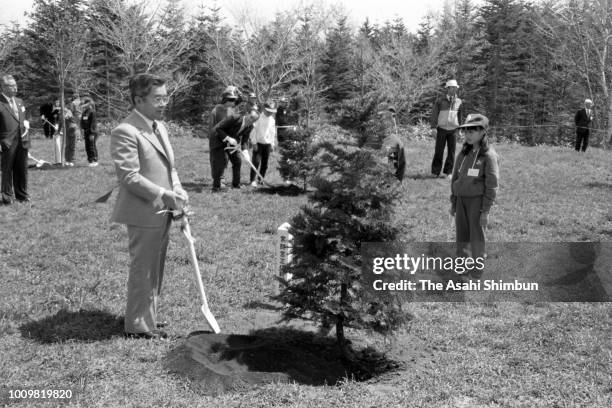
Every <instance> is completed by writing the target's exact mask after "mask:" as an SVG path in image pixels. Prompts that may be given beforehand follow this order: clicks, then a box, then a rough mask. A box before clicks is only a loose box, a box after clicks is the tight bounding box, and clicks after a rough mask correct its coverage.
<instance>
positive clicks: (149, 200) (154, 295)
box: [111, 74, 188, 338]
mask: <svg viewBox="0 0 612 408" xmlns="http://www.w3.org/2000/svg"><path fill="white" fill-rule="evenodd" d="M129 87H130V94H131V98H132V104H133V106H134V110H133V111H132V113H130V114H129V115H128V117H127V118H125V119H124V120H123V121H122V122H121V123H120V124H119V125H118V126H117V127H116V128H114V129H113V130H112V132H111V157H112V159H113V162H114V164H115V170H116V173H117V178H118V180H119V194H118V196H117V202H116V204H115V208H114V210H113V215H112V220H113V221H115V222H118V223H122V224H126V225H127V232H128V238H129V253H130V271H129V277H128V284H127V286H128V289H127V306H126V312H125V326H124V330H125V334H126V336H128V337H139V338H165V337H167V334H166V333H165V332H163V331H162V330H158V328H159V327H162V326H164V325H165V322H160V321H158V320H157V303H158V297H159V295H160V293H161V286H162V278H163V273H164V263H165V260H166V249H167V247H168V238H169V228H170V223H171V216H170V215H169V214H168V213H167V212H166V213H161V214H160V213H159V211H160V210H163V209H169V210H173V209H176V210H179V209H181V208H182V207H183V206H184V205H185V204H186V203H187V200H188V197H187V193H186V192H185V190H183V188H182V186H181V182H180V180H179V177H178V174H177V171H176V168H175V163H174V153H173V151H172V146H170V140H169V138H168V133H167V131H166V128H165V126H164V125H163V123H162V122H161V121H160V119H161V118H162V115H163V112H164V109H165V107H166V104H167V103H168V95H167V91H166V85H165V81H164V80H163V79H162V78H160V77H157V76H154V75H150V74H137V75H135V76H134V77H132V78H131V79H130V84H129Z"/></svg>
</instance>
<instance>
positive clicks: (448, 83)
mask: <svg viewBox="0 0 612 408" xmlns="http://www.w3.org/2000/svg"><path fill="white" fill-rule="evenodd" d="M449 86H454V87H457V88H459V85H458V84H457V80H456V79H449V80H448V81H446V85H445V87H446V88H448V87H449Z"/></svg>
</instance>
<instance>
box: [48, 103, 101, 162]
mask: <svg viewBox="0 0 612 408" xmlns="http://www.w3.org/2000/svg"><path fill="white" fill-rule="evenodd" d="M40 119H41V121H42V124H43V131H44V134H45V138H47V139H53V142H54V155H55V163H56V164H61V163H62V154H61V153H62V150H61V143H62V141H61V135H62V133H63V132H62V130H63V126H64V123H65V124H66V141H65V146H64V165H65V166H68V167H73V166H74V160H75V155H76V143H77V139H78V138H79V136H80V135H81V132H82V135H83V140H84V142H85V152H86V153H87V161H88V163H89V167H96V166H98V149H97V146H96V141H97V138H98V131H97V120H96V108H95V103H94V101H93V99H92V98H91V97H89V96H86V97H84V98H83V99H81V98H80V97H76V98H74V99H73V100H72V102H70V104H68V106H66V107H65V108H64V110H63V112H62V108H61V106H60V101H59V100H56V101H55V103H54V104H53V105H52V104H51V103H46V104H44V105H42V106H41V107H40Z"/></svg>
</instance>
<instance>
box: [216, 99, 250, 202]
mask: <svg viewBox="0 0 612 408" xmlns="http://www.w3.org/2000/svg"><path fill="white" fill-rule="evenodd" d="M257 119H259V113H257V111H256V110H255V109H253V110H252V111H250V112H249V113H248V114H246V115H244V116H240V115H232V116H228V117H227V118H225V119H223V120H222V121H221V122H219V123H218V124H217V125H216V126H215V129H214V130H215V131H214V137H213V141H212V146H213V147H212V149H211V151H212V150H214V154H212V155H211V157H212V159H213V160H214V163H213V169H215V172H214V173H213V174H212V177H213V191H219V189H220V188H221V175H222V174H223V171H224V170H225V166H227V162H228V160H229V161H231V162H232V187H233V188H241V186H240V166H241V165H242V159H241V158H240V154H241V153H239V152H228V149H226V148H232V147H233V148H236V147H237V148H238V149H241V150H246V149H248V142H249V134H250V133H251V130H252V129H253V123H254V122H255V121H256V120H257Z"/></svg>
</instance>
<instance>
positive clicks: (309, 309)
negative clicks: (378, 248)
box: [277, 142, 406, 361]
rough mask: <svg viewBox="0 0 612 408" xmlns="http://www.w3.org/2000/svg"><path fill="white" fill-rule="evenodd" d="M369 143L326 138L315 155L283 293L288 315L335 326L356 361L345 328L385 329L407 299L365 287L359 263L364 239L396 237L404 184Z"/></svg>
mask: <svg viewBox="0 0 612 408" xmlns="http://www.w3.org/2000/svg"><path fill="white" fill-rule="evenodd" d="M383 156H384V155H382V154H380V155H379V154H377V153H375V152H374V151H372V150H369V149H359V148H356V147H354V146H346V145H339V144H338V143H330V142H325V143H323V144H321V145H320V146H319V149H318V151H317V153H316V155H315V160H314V167H313V172H314V173H313V174H314V175H315V176H314V177H313V178H312V180H311V184H312V185H313V186H314V187H315V192H314V193H312V194H311V196H310V200H309V201H310V204H309V205H306V206H305V207H303V208H302V212H301V213H300V214H299V215H297V216H296V217H295V218H294V219H293V220H292V221H291V225H292V228H291V234H293V236H294V246H293V252H292V253H293V261H292V262H291V263H290V264H289V265H288V266H287V267H286V268H287V269H286V271H285V272H288V273H291V274H293V277H292V278H291V279H290V280H289V281H286V282H285V281H283V282H284V283H285V285H284V288H283V290H282V292H281V293H280V295H279V296H278V298H277V299H278V300H280V301H281V302H283V303H284V304H286V305H287V306H286V310H285V312H284V316H285V318H286V319H292V318H295V317H310V318H313V319H315V320H316V321H319V322H321V325H322V327H324V328H331V327H335V331H336V338H337V341H338V345H339V347H340V350H341V352H342V355H343V357H344V358H345V359H347V360H348V361H354V357H355V356H354V355H353V353H352V350H351V348H350V342H349V341H348V340H347V338H346V336H345V328H346V327H356V328H368V329H372V330H376V331H379V332H383V333H388V332H391V331H392V330H394V329H396V328H397V327H399V325H400V324H401V323H402V322H403V321H404V319H405V318H406V315H405V314H404V313H403V312H402V310H401V304H399V303H396V302H381V299H380V298H375V297H373V295H372V294H371V292H370V291H368V290H367V289H366V288H365V285H364V284H363V276H362V269H361V253H360V250H361V245H362V243H363V242H387V241H392V240H394V239H395V237H396V234H397V229H396V227H395V226H394V225H393V223H392V216H391V214H392V208H393V204H394V202H395V200H396V198H397V197H398V188H399V183H397V180H395V179H394V177H393V175H392V174H391V172H389V170H388V166H387V164H386V163H385V161H386V158H385V157H383Z"/></svg>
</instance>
